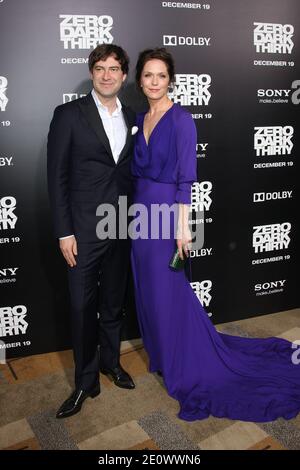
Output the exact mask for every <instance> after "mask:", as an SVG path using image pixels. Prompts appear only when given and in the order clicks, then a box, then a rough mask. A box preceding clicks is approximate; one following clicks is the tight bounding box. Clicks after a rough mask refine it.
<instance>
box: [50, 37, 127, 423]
mask: <svg viewBox="0 0 300 470" xmlns="http://www.w3.org/2000/svg"><path fill="white" fill-rule="evenodd" d="M128 63H129V59H128V56H127V54H126V52H125V51H124V50H123V49H122V48H121V47H119V46H115V45H108V44H103V45H101V46H97V47H96V49H95V50H93V51H92V52H91V54H90V56H89V70H90V76H91V79H92V82H93V90H92V92H91V93H89V94H88V95H87V96H86V97H84V98H80V99H78V100H75V101H72V102H70V103H66V104H64V105H61V106H58V107H57V108H56V109H55V111H54V116H53V119H52V122H51V125H50V131H49V136H48V187H49V195H50V204H51V208H52V212H53V219H54V226H55V233H56V237H57V238H58V239H59V245H60V249H61V251H62V254H63V256H64V257H65V259H66V261H67V263H68V276H69V290H70V298H71V314H72V316H71V319H72V337H73V350H74V361H75V390H74V391H73V393H72V394H71V396H70V397H69V398H68V399H67V400H66V401H65V402H64V403H63V404H62V406H61V407H60V409H59V410H58V412H57V415H56V417H57V418H65V417H68V416H71V415H73V414H75V413H77V412H78V411H80V409H81V406H82V403H83V402H84V400H85V399H86V398H88V397H92V398H94V397H95V396H97V395H99V393H100V384H99V370H100V371H101V372H102V373H104V374H106V375H109V376H110V377H111V378H112V379H113V381H114V383H115V384H116V385H117V386H119V387H122V388H128V389H133V388H134V387H135V385H134V382H133V380H132V378H131V377H130V375H129V374H128V373H127V372H125V370H124V369H123V368H122V367H121V365H120V362H119V360H120V340H121V326H122V319H123V312H122V306H123V299H124V294H125V289H126V284H127V275H128V270H129V254H130V244H129V240H128V238H127V239H118V237H117V238H116V239H113V238H106V239H105V238H103V239H99V237H98V236H97V234H96V226H97V223H98V222H99V217H97V215H96V211H97V207H98V206H99V205H100V204H111V205H113V207H114V208H116V211H117V212H118V207H119V197H120V196H129V195H130V193H131V187H132V180H131V176H130V160H131V156H132V151H133V137H132V129H133V127H134V124H135V115H134V113H133V111H131V110H130V109H129V108H127V107H125V106H124V105H122V104H121V103H120V101H119V99H118V98H117V94H118V92H119V90H120V88H121V86H122V84H123V82H124V80H125V79H126V76H127V73H128ZM112 232H114V230H112ZM99 285H100V287H99ZM99 296H100V297H99ZM99 327H100V328H99ZM98 345H100V348H99V346H98Z"/></svg>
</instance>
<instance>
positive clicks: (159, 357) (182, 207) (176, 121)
mask: <svg viewBox="0 0 300 470" xmlns="http://www.w3.org/2000/svg"><path fill="white" fill-rule="evenodd" d="M173 78H174V65H173V60H172V57H171V55H170V54H169V53H167V52H166V51H165V50H164V49H154V50H147V51H144V52H142V53H141V54H140V56H139V60H138V63H137V72H136V79H137V83H138V84H139V86H140V87H142V90H143V92H144V94H145V95H146V97H147V99H148V102H149V106H150V107H149V111H148V112H147V113H142V114H139V115H138V118H137V126H138V133H137V135H136V147H135V154H134V159H133V164H132V173H133V176H134V181H135V190H134V202H135V203H136V204H143V205H144V206H146V208H147V209H148V220H147V221H148V222H149V232H150V224H151V212H150V209H151V207H152V205H153V204H167V205H168V206H172V205H173V204H174V203H175V204H177V205H178V208H179V211H178V219H177V223H178V231H177V230H176V229H174V227H173V224H171V223H170V231H171V233H170V236H169V237H168V238H166V237H164V236H163V235H162V229H160V232H159V237H152V238H151V237H150V236H149V238H146V237H145V236H143V237H141V238H137V239H134V240H132V269H133V275H134V284H135V295H136V306H137V313H138V319H139V325H140V330H141V334H142V338H143V342H144V346H145V349H146V351H147V353H148V355H149V361H150V371H151V372H158V371H160V372H161V373H162V375H163V378H164V382H165V386H166V388H167V391H168V393H169V394H170V396H171V397H173V398H175V399H176V400H178V402H179V404H180V412H179V417H180V418H182V419H185V420H188V421H193V420H196V419H204V418H207V417H208V416H209V415H213V416H216V417H226V418H231V419H237V420H244V421H256V422H264V421H272V420H275V419H276V418H278V417H284V418H286V419H290V418H293V417H295V416H296V415H297V414H298V412H299V411H300V365H297V364H296V363H295V361H293V360H292V355H293V352H295V349H292V344H291V343H290V342H288V341H286V340H284V339H280V338H274V337H273V338H265V339H255V338H253V339H252V338H243V337H237V336H229V335H226V334H221V333H218V332H217V330H216V329H215V327H214V325H213V324H212V322H211V320H210V319H209V317H208V315H207V313H206V312H205V310H204V308H203V307H202V305H201V303H200V302H199V300H198V298H197V297H196V295H195V294H194V291H193V289H192V288H191V286H190V284H189V282H188V280H187V278H186V276H185V272H184V271H174V270H172V269H171V268H170V267H169V262H170V259H171V257H172V255H173V253H174V249H175V248H176V243H177V246H178V248H179V250H180V252H181V254H182V250H184V251H185V252H186V253H187V252H188V247H189V242H190V238H191V235H190V232H189V229H188V217H187V214H188V207H189V206H188V205H189V204H190V192H191V185H192V183H193V182H194V181H196V130H195V125H194V122H193V119H192V117H191V115H190V114H189V113H188V112H187V111H186V110H184V109H183V108H182V107H181V106H179V105H178V104H173V103H172V102H171V101H170V100H169V98H168V96H167V91H168V86H169V85H170V82H171V81H172V79H173ZM152 222H153V223H154V220H153V221H152ZM175 232H176V233H175ZM297 362H298V361H297Z"/></svg>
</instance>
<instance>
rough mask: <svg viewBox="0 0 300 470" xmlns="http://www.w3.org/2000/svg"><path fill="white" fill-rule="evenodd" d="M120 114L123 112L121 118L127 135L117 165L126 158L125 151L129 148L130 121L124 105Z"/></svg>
mask: <svg viewBox="0 0 300 470" xmlns="http://www.w3.org/2000/svg"><path fill="white" fill-rule="evenodd" d="M122 112H123V116H124V120H125V123H126V126H127V135H126V141H125V145H124V147H123V149H122V151H121V153H120V156H119V160H118V163H120V161H121V160H122V159H123V158H124V157H125V156H126V154H127V151H128V149H129V146H130V142H131V138H132V136H131V124H130V121H129V117H128V114H127V109H126V107H125V106H124V105H122Z"/></svg>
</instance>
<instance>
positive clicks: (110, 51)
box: [89, 44, 129, 74]
mask: <svg viewBox="0 0 300 470" xmlns="http://www.w3.org/2000/svg"><path fill="white" fill-rule="evenodd" d="M110 56H113V57H114V58H115V59H116V60H117V61H118V62H119V64H120V65H121V70H122V72H123V73H125V74H127V73H128V68H129V57H128V55H127V52H126V51H124V49H122V47H120V46H116V45H115V44H101V45H99V46H97V47H96V48H95V49H94V50H93V51H92V52H91V53H90V55H89V71H90V72H92V71H93V68H94V65H95V63H96V62H98V60H106V59H108V57H110Z"/></svg>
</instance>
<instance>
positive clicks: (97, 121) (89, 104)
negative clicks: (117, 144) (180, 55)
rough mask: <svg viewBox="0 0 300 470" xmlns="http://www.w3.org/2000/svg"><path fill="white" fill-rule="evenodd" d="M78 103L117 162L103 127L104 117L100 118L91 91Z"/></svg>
mask: <svg viewBox="0 0 300 470" xmlns="http://www.w3.org/2000/svg"><path fill="white" fill-rule="evenodd" d="M78 105H79V106H80V109H81V110H82V112H83V113H84V115H85V117H86V118H87V120H88V122H89V124H90V126H91V128H92V129H93V131H94V132H95V134H96V135H97V137H98V138H99V140H100V141H101V143H102V144H103V145H104V147H105V148H106V150H107V153H108V154H109V155H110V156H111V158H112V159H113V162H114V163H115V161H114V157H113V154H112V151H111V148H110V144H109V140H108V137H107V135H106V132H105V130H104V127H103V123H102V119H101V118H100V115H99V112H98V109H97V106H96V104H95V101H94V99H93V97H92V95H91V93H89V94H88V95H87V96H86V98H85V99H83V100H80V101H79V103H78Z"/></svg>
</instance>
